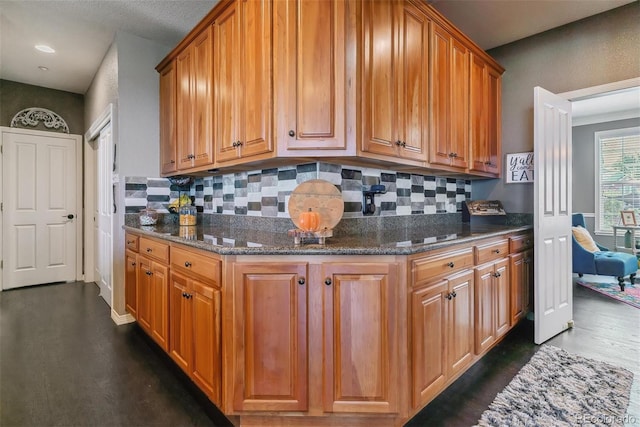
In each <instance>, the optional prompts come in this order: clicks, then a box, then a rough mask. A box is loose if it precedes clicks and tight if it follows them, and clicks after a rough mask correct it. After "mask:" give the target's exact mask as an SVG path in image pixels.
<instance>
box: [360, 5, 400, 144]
mask: <svg viewBox="0 0 640 427" xmlns="http://www.w3.org/2000/svg"><path fill="white" fill-rule="evenodd" d="M400 7H401V5H400V4H399V3H398V2H396V1H393V0H381V1H364V2H362V37H363V40H362V46H363V59H362V62H363V64H362V67H363V68H362V71H363V72H362V80H363V81H362V87H363V91H362V126H363V129H362V151H364V152H370V153H376V154H382V155H389V156H397V154H398V145H397V144H396V142H401V141H400V140H399V137H398V132H397V129H396V128H397V125H398V113H397V105H398V76H397V73H398V70H397V66H398V48H399V46H398V39H399V37H400V29H399V26H400V16H401V11H400V9H399V8H400Z"/></svg>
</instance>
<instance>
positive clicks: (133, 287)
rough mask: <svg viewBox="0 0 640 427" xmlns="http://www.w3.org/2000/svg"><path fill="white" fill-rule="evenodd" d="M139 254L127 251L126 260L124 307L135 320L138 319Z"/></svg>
mask: <svg viewBox="0 0 640 427" xmlns="http://www.w3.org/2000/svg"><path fill="white" fill-rule="evenodd" d="M137 264H138V254H137V253H135V252H134V251H132V250H130V249H127V250H126V251H125V260H124V307H125V310H127V312H128V313H129V314H131V315H132V316H133V317H134V318H137V317H138V270H137V268H136V265H137Z"/></svg>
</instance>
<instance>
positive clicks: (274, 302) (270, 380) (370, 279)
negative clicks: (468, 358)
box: [231, 260, 399, 413]
mask: <svg viewBox="0 0 640 427" xmlns="http://www.w3.org/2000/svg"><path fill="white" fill-rule="evenodd" d="M397 275H398V268H397V265H396V264H386V263H355V262H354V263H342V262H335V263H334V262H324V263H321V264H316V263H306V262H297V261H295V260H290V261H289V262H286V263H273V262H257V263H245V262H242V263H235V264H234V266H233V276H234V283H233V289H234V291H233V292H234V303H233V306H234V312H235V313H236V317H235V319H234V325H233V331H234V333H233V337H234V339H233V340H234V344H233V345H232V348H233V356H232V357H231V359H232V360H234V364H235V368H234V374H233V378H234V380H235V383H234V393H233V409H234V411H237V412H239V413H246V412H247V411H253V412H273V411H302V412H307V411H316V412H318V413H320V412H325V413H396V412H398V394H399V382H398V375H397V365H398V360H399V359H398V354H399V353H398V323H397V322H398V319H397V313H398V312H397V304H398V297H397V292H398V289H397ZM309 369H311V370H313V372H316V373H317V374H319V375H313V374H312V373H311V372H309V371H308V370H309ZM310 401H313V402H315V403H316V406H314V407H311V405H310Z"/></svg>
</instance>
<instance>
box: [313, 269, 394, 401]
mask: <svg viewBox="0 0 640 427" xmlns="http://www.w3.org/2000/svg"><path fill="white" fill-rule="evenodd" d="M398 274H399V270H398V266H397V265H396V264H393V263H341V262H329V263H323V264H322V268H321V275H320V282H319V283H314V284H313V285H316V286H320V287H321V288H322V290H323V305H324V310H323V313H322V314H323V330H324V334H323V337H324V348H323V352H322V357H323V360H324V363H323V368H324V369H323V372H324V399H323V401H324V410H325V411H326V412H334V413H336V412H349V413H371V412H376V413H396V412H398V410H399V400H398V396H399V393H400V390H399V386H400V383H399V379H398V378H399V375H398V362H399V350H398V333H399V332H398V321H399V319H398V311H397V310H398V308H397V306H398V298H397V288H398ZM315 339H321V337H314V340H315Z"/></svg>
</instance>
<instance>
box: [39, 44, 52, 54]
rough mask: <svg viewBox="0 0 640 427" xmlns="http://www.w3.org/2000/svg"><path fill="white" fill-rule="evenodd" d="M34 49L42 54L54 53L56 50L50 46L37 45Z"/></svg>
mask: <svg viewBox="0 0 640 427" xmlns="http://www.w3.org/2000/svg"><path fill="white" fill-rule="evenodd" d="M36 49H38V50H39V51H40V52H44V53H55V52H56V50H55V49H54V48H52V47H51V46H47V45H46V44H37V45H36Z"/></svg>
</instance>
